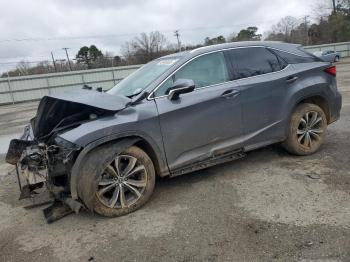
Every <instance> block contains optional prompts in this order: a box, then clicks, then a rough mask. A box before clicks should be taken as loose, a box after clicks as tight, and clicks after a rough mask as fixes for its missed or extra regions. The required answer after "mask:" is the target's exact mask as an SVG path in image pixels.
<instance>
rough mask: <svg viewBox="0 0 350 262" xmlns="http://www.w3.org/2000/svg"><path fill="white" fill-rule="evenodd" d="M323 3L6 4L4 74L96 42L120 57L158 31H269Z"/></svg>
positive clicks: (118, 0) (119, 0) (127, 0)
mask: <svg viewBox="0 0 350 262" xmlns="http://www.w3.org/2000/svg"><path fill="white" fill-rule="evenodd" d="M322 1H327V0H308V1H305V0H268V1H262V0H244V1H243V0H196V1H194V0H192V1H191V0H12V1H8V0H0V4H1V5H0V6H1V15H0V32H1V33H0V71H2V70H3V68H4V67H5V66H6V67H8V65H4V63H7V62H16V61H20V60H26V61H38V60H49V59H51V56H50V52H51V51H53V53H54V55H55V57H56V58H57V59H61V58H64V55H65V53H64V51H63V50H62V47H69V48H71V49H70V50H69V53H70V56H71V57H74V56H75V54H76V52H77V50H78V49H79V47H81V46H83V45H91V44H95V45H97V47H98V48H100V49H102V51H103V52H105V51H112V52H113V53H115V54H120V46H121V44H122V43H124V42H125V41H128V40H130V39H132V38H133V37H135V36H136V35H137V34H139V33H141V32H150V31H153V30H159V31H161V32H162V33H164V34H165V35H166V36H167V38H168V40H169V41H170V42H175V41H176V39H175V37H174V36H173V31H174V30H175V29H179V30H180V34H181V41H182V43H183V44H196V43H202V42H203V39H204V38H205V37H206V36H210V37H214V36H217V35H224V36H228V35H230V34H231V33H233V32H236V33H237V32H238V31H239V30H240V29H241V28H244V27H247V26H257V27H258V28H259V32H260V33H264V32H265V31H267V30H269V29H270V28H271V26H272V25H273V24H274V23H276V22H277V21H278V20H279V19H280V18H282V17H284V16H287V15H291V16H295V17H297V18H301V17H302V16H304V15H307V14H311V15H312V10H313V9H314V8H315V5H316V3H318V2H322ZM329 1H330V0H329ZM90 36H93V37H94V38H92V37H90Z"/></svg>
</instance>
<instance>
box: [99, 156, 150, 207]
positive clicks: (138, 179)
mask: <svg viewBox="0 0 350 262" xmlns="http://www.w3.org/2000/svg"><path fill="white" fill-rule="evenodd" d="M146 185H147V171H146V168H145V166H144V165H142V164H140V163H139V161H138V160H137V158H135V157H133V156H130V155H118V156H117V157H116V158H115V159H114V160H113V161H112V162H111V163H110V164H109V165H108V166H107V167H106V169H105V170H104V172H103V173H102V175H101V177H100V181H99V183H98V191H97V193H96V194H97V198H98V199H99V201H100V202H101V203H102V204H103V205H105V206H107V207H109V208H126V207H130V206H131V205H133V204H135V203H136V202H137V201H138V200H139V199H140V197H141V196H142V194H143V193H144V191H145V188H146Z"/></svg>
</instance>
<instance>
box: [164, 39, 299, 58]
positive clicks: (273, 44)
mask: <svg viewBox="0 0 350 262" xmlns="http://www.w3.org/2000/svg"><path fill="white" fill-rule="evenodd" d="M249 46H265V47H270V48H274V49H279V50H282V51H286V52H289V53H294V54H297V55H301V56H305V53H304V52H302V51H301V50H299V47H300V45H299V44H288V43H283V42H277V41H242V42H230V43H224V44H218V45H209V46H203V47H199V48H196V49H193V50H189V51H182V52H179V53H174V54H170V55H166V56H163V57H161V59H163V58H175V57H182V58H183V59H184V60H187V59H190V58H192V57H194V56H197V55H201V54H204V53H208V52H212V51H218V50H223V49H230V48H235V47H249Z"/></svg>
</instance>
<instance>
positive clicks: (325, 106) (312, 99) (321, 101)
mask: <svg viewBox="0 0 350 262" xmlns="http://www.w3.org/2000/svg"><path fill="white" fill-rule="evenodd" d="M302 103H310V104H314V105H317V106H319V107H320V108H321V109H322V110H323V112H324V113H325V115H326V118H327V124H329V123H330V121H331V113H330V108H329V103H328V101H327V99H326V98H325V97H323V96H322V95H311V96H308V97H305V98H302V99H300V101H298V102H297V103H296V105H295V106H294V108H293V111H294V110H295V108H296V107H297V106H298V105H300V104H302Z"/></svg>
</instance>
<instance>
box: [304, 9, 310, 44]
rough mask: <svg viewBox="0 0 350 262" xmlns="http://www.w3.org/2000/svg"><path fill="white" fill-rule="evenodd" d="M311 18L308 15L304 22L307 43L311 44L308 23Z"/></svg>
mask: <svg viewBox="0 0 350 262" xmlns="http://www.w3.org/2000/svg"><path fill="white" fill-rule="evenodd" d="M308 18H309V16H308V15H306V16H305V17H304V24H305V45H308V44H309V32H308V26H307V25H308V23H309V21H308V20H307V19H308Z"/></svg>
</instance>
